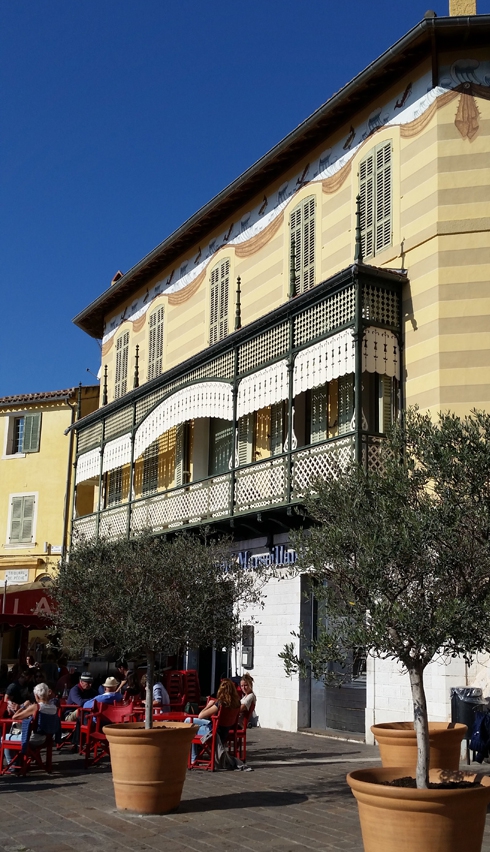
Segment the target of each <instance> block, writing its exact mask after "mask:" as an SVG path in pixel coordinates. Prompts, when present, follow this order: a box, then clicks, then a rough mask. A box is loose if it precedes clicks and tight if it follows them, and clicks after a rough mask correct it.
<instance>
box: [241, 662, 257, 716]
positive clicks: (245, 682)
mask: <svg viewBox="0 0 490 852" xmlns="http://www.w3.org/2000/svg"><path fill="white" fill-rule="evenodd" d="M253 685H254V680H253V677H252V676H251V675H250V674H249V673H248V672H246V673H245V674H244V675H242V677H241V680H240V689H241V690H242V693H243V695H242V698H241V700H240V704H241V706H242V708H243V710H241V711H240V724H242V720H243V716H244V714H245V713H248V711H249V710H250V708H251V706H252V704H255V702H256V701H257V699H256V697H255V693H254V691H253Z"/></svg>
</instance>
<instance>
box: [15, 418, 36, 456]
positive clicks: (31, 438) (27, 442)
mask: <svg viewBox="0 0 490 852" xmlns="http://www.w3.org/2000/svg"><path fill="white" fill-rule="evenodd" d="M40 437H41V413H40V412H36V413H35V414H26V415H25V417H24V440H23V450H20V451H19V452H24V453H38V452H39V443H40Z"/></svg>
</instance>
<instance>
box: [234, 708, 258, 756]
mask: <svg viewBox="0 0 490 852" xmlns="http://www.w3.org/2000/svg"><path fill="white" fill-rule="evenodd" d="M254 710H255V701H254V702H253V703H252V704H251V705H250V707H249V709H248V710H247V711H245V713H243V715H242V716H240V717H239V724H238V726H237V728H236V731H235V736H234V740H233V746H234V754H235V756H236V757H239V758H240V760H243V762H244V763H245V761H246V759H247V728H248V723H249V721H250V719H251V717H252V713H253V712H254ZM230 745H232V743H230V738H229V737H228V747H230Z"/></svg>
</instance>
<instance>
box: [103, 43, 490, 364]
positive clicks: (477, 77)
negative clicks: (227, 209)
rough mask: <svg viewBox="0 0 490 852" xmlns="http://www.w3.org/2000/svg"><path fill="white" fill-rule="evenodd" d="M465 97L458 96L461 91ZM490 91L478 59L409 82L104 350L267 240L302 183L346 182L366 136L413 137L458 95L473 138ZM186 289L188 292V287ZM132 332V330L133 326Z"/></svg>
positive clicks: (463, 127) (201, 258)
mask: <svg viewBox="0 0 490 852" xmlns="http://www.w3.org/2000/svg"><path fill="white" fill-rule="evenodd" d="M465 86H466V87H468V94H467V95H466V94H464V93H463V94H461V92H462V90H463V88H464V87H465ZM489 87H490V62H488V61H485V62H480V61H479V60H477V59H464V58H462V59H459V60H457V61H456V62H454V63H453V64H452V65H451V66H443V67H442V68H441V72H440V85H439V86H436V87H432V85H431V73H430V72H427V74H425V75H423V76H421V77H420V78H419V79H417V80H413V81H410V82H409V83H408V84H406V86H405V88H404V89H403V90H402V91H400V92H398V93H397V95H395V96H394V97H393V98H392V99H391V100H390V101H389V102H387V103H385V104H381V105H380V106H379V107H376V108H375V109H373V110H372V111H371V113H370V114H369V116H368V117H367V118H366V119H364V120H363V121H362V122H360V123H359V124H358V125H354V124H353V125H351V126H350V127H349V129H348V131H347V133H346V135H345V136H344V137H343V138H340V139H338V141H337V142H336V143H335V144H334V145H332V146H331V147H330V148H327V149H326V150H325V151H323V153H322V154H321V155H320V157H319V158H318V160H316V161H313V162H311V163H308V164H307V165H306V166H305V165H302V166H301V169H300V171H298V174H297V175H295V176H294V177H292V178H291V179H290V180H288V181H286V182H285V183H283V184H282V186H281V187H279V189H278V190H277V192H275V193H274V194H271V195H269V196H266V195H264V197H263V198H262V199H261V200H260V201H259V203H258V204H257V206H256V207H255V208H254V209H253V210H250V211H248V212H247V213H246V214H244V215H243V216H242V217H241V219H240V221H236V222H233V223H232V224H231V225H230V224H229V223H227V225H226V229H225V230H224V231H223V233H222V234H221V235H219V236H217V237H214V238H213V239H212V240H211V241H210V243H209V244H208V245H207V246H202V245H201V246H199V248H198V250H197V253H196V256H195V258H194V259H192V258H191V259H189V260H188V261H185V262H184V263H183V264H182V266H181V267H180V269H174V270H172V272H171V274H170V275H168V274H166V275H165V276H164V277H163V278H162V279H161V280H160V281H157V283H156V284H155V285H154V286H152V288H151V289H149V290H147V292H146V293H145V294H144V295H142V296H141V297H140V298H139V299H137V300H136V301H135V302H133V304H132V305H131V306H130V308H129V309H128V308H125V310H124V312H123V311H121V313H119V314H118V315H117V316H115V317H113V319H111V321H110V323H109V324H108V325H107V327H106V328H105V333H104V336H103V338H102V343H103V345H104V346H105V348H106V351H108V348H109V347H108V342H109V341H110V340H111V338H112V337H113V336H114V334H115V333H116V331H117V329H118V328H119V326H120V325H121V323H122V322H124V321H125V320H129V321H131V322H132V323H133V324H138V325H137V327H138V328H141V327H142V323H141V320H142V318H143V317H144V316H145V314H146V312H147V311H148V308H149V307H150V305H151V303H152V302H153V300H154V299H155V298H157V297H158V296H161V295H165V296H168V297H169V302H170V301H171V303H172V304H180V303H181V302H183V301H185V300H186V299H187V297H190V296H192V295H193V294H194V293H195V292H197V289H198V288H199V286H200V285H201V283H202V281H203V280H204V278H205V271H206V269H207V267H208V265H209V264H210V263H211V262H212V260H213V257H214V255H215V254H216V252H217V251H219V249H221V248H223V247H227V246H234V247H235V251H236V254H237V256H239V257H247V256H249V255H250V254H253V253H254V252H255V251H258V250H259V249H260V248H262V247H263V246H264V245H265V244H266V242H268V240H269V239H272V237H273V236H274V234H275V233H276V231H277V230H278V229H279V227H280V224H281V222H282V220H283V217H284V211H285V209H286V207H288V205H289V204H291V203H294V200H295V196H296V194H297V193H298V192H299V191H300V190H301V189H302V188H303V187H304V186H306V185H307V184H310V185H314V184H315V183H321V184H322V190H323V192H325V193H331V192H335V191H336V190H337V189H338V188H339V187H340V186H341V185H342V183H343V182H344V181H345V180H346V178H347V176H348V174H349V171H350V168H351V161H352V159H353V157H354V156H355V155H356V154H357V153H358V152H359V150H360V148H361V146H363V145H364V144H365V143H366V142H367V141H368V140H369V139H370V137H371V136H372V135H373V134H374V133H376V132H377V131H379V130H381V129H383V128H387V127H400V133H401V135H402V136H412V135H415V134H417V133H419V132H421V130H422V129H423V128H424V126H425V125H426V123H428V121H430V119H431V117H432V116H433V115H434V113H435V111H436V110H437V109H438V108H440V107H441V106H443V105H444V104H446V103H448V101H450V100H452V99H456V98H458V97H459V99H460V100H459V103H458V109H457V114H456V119H455V124H456V127H457V128H458V130H459V132H460V133H461V135H462V136H463V138H464V139H468V140H470V141H471V140H472V139H473V138H474V137H475V134H476V133H477V131H478V109H477V106H476V102H475V100H474V95H475V94H481V93H482V92H487V91H488V90H489ZM187 288H188V289H187ZM135 328H136V326H135Z"/></svg>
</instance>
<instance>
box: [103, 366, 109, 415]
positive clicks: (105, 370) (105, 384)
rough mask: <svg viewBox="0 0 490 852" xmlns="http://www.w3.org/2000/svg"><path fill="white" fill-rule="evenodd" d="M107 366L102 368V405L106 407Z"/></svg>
mask: <svg viewBox="0 0 490 852" xmlns="http://www.w3.org/2000/svg"><path fill="white" fill-rule="evenodd" d="M107 402H108V397H107V364H106V365H105V367H104V391H103V393H102V405H107Z"/></svg>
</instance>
